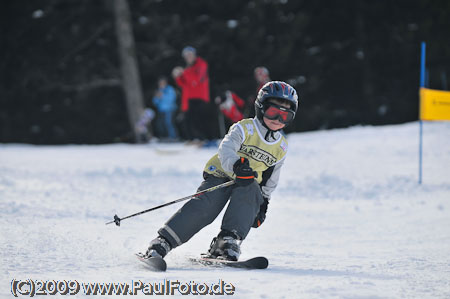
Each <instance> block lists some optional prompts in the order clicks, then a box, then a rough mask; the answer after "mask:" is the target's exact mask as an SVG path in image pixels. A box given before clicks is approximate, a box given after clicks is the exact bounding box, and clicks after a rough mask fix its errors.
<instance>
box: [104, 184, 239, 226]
mask: <svg viewBox="0 0 450 299" xmlns="http://www.w3.org/2000/svg"><path fill="white" fill-rule="evenodd" d="M233 184H234V181H228V182H225V183H222V184H220V185H217V186H213V187H211V188H208V189H205V190H202V191H199V192H197V193H195V194H192V195H188V196H185V197H183V198H179V199H176V200H174V201H171V202H168V203H165V204H162V205H159V206H157V207H153V208H150V209H147V210H144V211H141V212H137V213H134V214H132V215H128V216H126V217H123V218H119V216H117V214H116V215H114V220H113V221H109V222H107V223H105V224H106V225H108V224H111V223H115V224H116V225H117V226H120V221H122V220H124V219H127V218H131V217H134V216H138V215H142V214H145V213H148V212H151V211H154V210H157V209H160V208H163V207H167V206H170V205H172V204H174V203H177V202H180V201H183V200H186V199H190V198H192V197H195V196H200V195H202V194H205V193H208V192H211V191H214V190H217V189H220V188H224V187H228V186H231V185H233Z"/></svg>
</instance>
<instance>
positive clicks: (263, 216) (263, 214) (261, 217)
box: [252, 197, 269, 228]
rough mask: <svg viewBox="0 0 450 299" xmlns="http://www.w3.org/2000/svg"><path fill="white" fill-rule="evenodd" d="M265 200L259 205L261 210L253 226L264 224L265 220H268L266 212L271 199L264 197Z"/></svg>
mask: <svg viewBox="0 0 450 299" xmlns="http://www.w3.org/2000/svg"><path fill="white" fill-rule="evenodd" d="M263 199H264V202H263V203H262V204H261V206H260V207H259V212H258V214H257V215H256V218H255V221H254V222H253V225H252V227H254V228H258V227H260V226H261V224H263V222H264V220H266V213H267V205H268V204H269V199H268V198H266V197H263Z"/></svg>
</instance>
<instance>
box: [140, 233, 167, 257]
mask: <svg viewBox="0 0 450 299" xmlns="http://www.w3.org/2000/svg"><path fill="white" fill-rule="evenodd" d="M171 249H172V247H171V246H170V244H169V242H167V240H166V239H164V238H163V237H161V236H159V237H157V238H156V239H154V240H153V241H151V242H150V246H149V247H148V249H147V252H146V253H145V254H144V258H151V257H160V258H164V257H165V256H166V255H167V254H168V253H169V251H170V250H171Z"/></svg>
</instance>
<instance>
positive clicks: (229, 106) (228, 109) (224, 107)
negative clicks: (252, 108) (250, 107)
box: [219, 91, 245, 123]
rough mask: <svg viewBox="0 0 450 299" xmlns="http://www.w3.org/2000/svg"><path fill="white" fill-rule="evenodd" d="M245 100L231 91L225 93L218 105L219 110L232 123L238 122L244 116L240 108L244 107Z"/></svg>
mask: <svg viewBox="0 0 450 299" xmlns="http://www.w3.org/2000/svg"><path fill="white" fill-rule="evenodd" d="M244 106H245V102H244V100H243V99H241V98H240V97H239V96H238V95H237V94H235V93H234V92H232V91H227V92H226V93H225V99H223V100H222V103H221V104H220V105H219V107H220V111H222V113H223V114H224V115H225V116H226V117H227V118H228V119H229V120H231V121H232V122H233V123H235V122H238V121H240V120H242V119H243V118H244V115H243V114H242V112H241V111H242V110H243V109H244Z"/></svg>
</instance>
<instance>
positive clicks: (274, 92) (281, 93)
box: [255, 81, 298, 125]
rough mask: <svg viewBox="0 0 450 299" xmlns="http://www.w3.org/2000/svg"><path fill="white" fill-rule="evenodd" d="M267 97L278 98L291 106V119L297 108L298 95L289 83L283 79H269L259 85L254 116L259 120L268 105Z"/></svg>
mask: <svg viewBox="0 0 450 299" xmlns="http://www.w3.org/2000/svg"><path fill="white" fill-rule="evenodd" d="M269 99H280V100H283V101H286V102H288V103H289V104H290V106H291V108H290V110H291V111H292V112H293V117H292V120H293V118H294V117H295V113H296V112H297V108H298V95H297V91H296V90H295V89H294V88H293V87H292V86H291V85H289V84H287V83H286V82H283V81H270V82H267V83H266V84H264V86H263V87H261V89H260V90H259V92H258V96H257V97H256V101H255V112H256V117H257V118H258V119H259V120H260V121H262V120H263V117H264V114H265V112H266V110H267V108H268V107H269V102H268V100H269ZM292 120H291V121H292ZM288 124H289V123H287V124H286V125H288Z"/></svg>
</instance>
